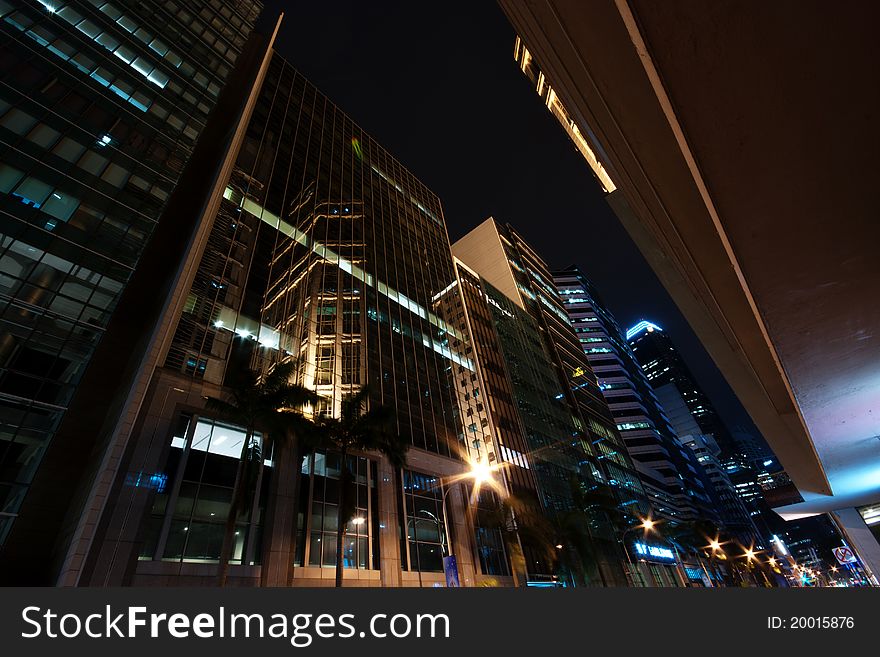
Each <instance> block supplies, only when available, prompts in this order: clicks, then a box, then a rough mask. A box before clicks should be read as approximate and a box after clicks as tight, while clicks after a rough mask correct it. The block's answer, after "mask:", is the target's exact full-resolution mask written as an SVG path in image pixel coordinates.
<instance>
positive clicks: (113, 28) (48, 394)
mask: <svg viewBox="0 0 880 657" xmlns="http://www.w3.org/2000/svg"><path fill="white" fill-rule="evenodd" d="M260 8H261V3H259V2H249V1H244V0H241V1H238V2H219V1H213V2H208V1H199V2H177V1H159V0H145V1H141V2H136V3H127V2H104V1H101V0H89V1H79V2H66V1H64V0H52V1H51V2H50V1H48V0H39V1H37V0H30V1H27V2H9V1H6V0H4V1H2V2H0V33H2V35H3V39H2V44H0V71H2V73H0V310H2V316H0V322H2V329H0V335H2V337H0V412H2V426H0V545H2V544H4V543H7V545H4V547H2V548H0V562H3V561H4V560H8V559H12V558H13V557H12V556H10V553H8V552H7V549H6V548H10V549H12V547H11V545H10V544H9V543H8V540H7V539H9V538H10V532H14V531H15V530H16V527H17V526H18V525H19V521H20V523H22V524H21V526H20V527H18V528H19V529H20V531H21V532H22V536H20V537H17V538H16V540H15V550H14V552H13V553H12V554H14V555H17V557H16V558H24V557H26V556H27V555H28V554H29V553H32V552H33V553H34V554H39V555H41V556H40V558H41V559H43V560H44V561H45V560H47V559H48V555H49V552H50V551H51V544H53V543H54V541H55V540H56V538H58V533H59V532H60V531H61V530H60V528H61V524H62V522H63V519H64V509H63V508H61V507H60V506H59V505H58V504H57V503H56V502H57V498H58V497H59V496H65V497H67V498H70V497H71V496H74V495H75V491H74V490H73V489H72V488H70V489H68V490H66V491H65V490H64V487H65V486H71V487H73V486H76V485H77V481H76V479H77V477H79V476H80V475H81V473H82V471H83V470H82V468H81V467H80V465H79V463H78V459H79V458H89V453H90V452H91V450H92V449H93V448H94V443H93V442H90V441H93V440H94V438H93V437H92V432H87V433H88V435H81V434H80V432H79V431H74V430H73V426H74V423H75V422H76V421H77V420H75V419H73V418H71V417H70V413H68V411H69V409H70V408H71V407H72V405H73V404H75V402H76V400H77V395H78V393H79V392H80V391H79V389H78V385H79V383H80V382H81V380H82V378H83V376H84V373H85V372H86V370H87V368H88V366H89V364H90V362H91V361H92V360H93V356H94V355H95V353H96V350H99V349H101V346H102V341H103V340H104V337H105V333H106V332H107V331H108V327H109V326H110V324H111V318H113V317H114V310H115V309H116V308H117V306H118V304H119V302H120V299H121V297H122V295H123V293H124V291H125V290H126V286H127V284H128V283H129V281H130V280H131V279H132V276H133V273H134V272H135V271H136V269H137V268H138V267H139V265H140V262H141V256H142V254H143V253H144V250H145V248H146V245H147V244H148V243H149V241H150V238H151V236H153V235H154V233H155V232H156V229H157V226H159V225H160V224H162V222H173V221H175V219H174V218H173V217H171V215H172V214H173V202H172V198H173V195H174V193H175V191H176V189H177V186H178V183H179V181H180V180H181V177H182V176H183V175H184V172H185V170H186V167H187V164H188V163H189V161H190V159H191V157H192V155H193V153H194V152H195V150H196V145H197V144H198V142H199V139H200V136H202V134H203V133H204V131H205V128H206V125H207V124H208V121H209V116H210V115H211V113H212V111H213V110H214V108H215V106H216V105H217V103H218V99H219V97H220V94H221V91H222V90H223V88H224V86H225V85H226V82H227V80H228V79H229V78H230V76H231V75H232V72H233V70H234V68H235V65H236V63H237V60H238V58H239V56H240V54H241V53H242V51H243V48H244V46H245V41H246V39H247V37H248V35H249V33H250V31H251V29H252V28H253V26H254V22H255V21H256V19H257V16H258V13H259V11H260ZM169 208H172V209H169ZM169 266H173V265H169ZM72 412H73V414H74V415H76V412H74V411H72ZM94 433H97V431H95V432H94ZM65 453H67V454H65ZM47 454H48V457H46V455H47ZM69 454H73V455H74V456H73V458H69V456H68V455H69ZM44 457H46V458H44ZM91 458H100V455H97V456H94V455H93V456H92V457H91ZM44 462H47V463H48V464H50V465H47V466H46V467H47V468H48V469H46V470H41V467H42V466H43V464H44ZM50 470H51V471H52V472H51V473H50ZM41 478H42V480H43V483H40V480H41ZM35 480H36V481H37V483H38V484H39V485H38V486H37V489H38V491H39V492H35V493H34V495H33V496H32V497H31V498H29V492H30V491H31V489H32V484H34V482H35ZM68 482H69V483H68ZM53 488H54V490H52V491H51V494H50V489H53ZM53 495H54V496H55V501H52V500H50V498H52V496H53ZM29 503H31V505H32V507H33V508H32V509H31V511H30V512H28V511H27V508H28V506H27V505H28V504H29ZM28 514H30V515H29V517H27V516H28ZM19 516H21V517H19ZM40 532H44V533H43V534H40ZM35 558H36V557H35Z"/></svg>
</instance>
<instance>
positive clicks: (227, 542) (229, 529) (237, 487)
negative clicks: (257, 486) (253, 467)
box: [217, 427, 254, 586]
mask: <svg viewBox="0 0 880 657" xmlns="http://www.w3.org/2000/svg"><path fill="white" fill-rule="evenodd" d="M253 435H254V431H253V429H252V428H250V427H248V430H247V434H246V435H245V440H244V444H243V445H242V446H241V455H240V456H239V459H238V468H236V470H235V483H234V484H233V488H232V502H231V503H230V505H229V513H228V514H227V516H226V528H225V531H224V533H223V545H222V546H221V548H220V562H219V563H218V564H217V586H226V580H227V578H228V576H229V559H230V557H231V556H232V548H233V547H234V544H235V522H236V521H237V520H238V509H239V507H240V506H241V498H242V488H243V487H244V481H243V480H244V476H243V475H244V468H245V464H246V462H247V459H248V450H249V449H250V444H251V440H253Z"/></svg>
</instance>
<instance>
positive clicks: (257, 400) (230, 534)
mask: <svg viewBox="0 0 880 657" xmlns="http://www.w3.org/2000/svg"><path fill="white" fill-rule="evenodd" d="M295 368H296V363H294V362H290V361H288V362H285V363H279V364H277V365H275V366H274V367H273V368H272V370H271V371H270V372H269V373H268V374H266V375H261V374H260V373H258V372H254V371H253V370H248V369H246V370H240V371H239V372H238V373H236V374H235V375H234V376H233V377H232V380H231V381H230V386H229V394H230V399H229V400H228V401H226V400H223V399H217V398H214V397H209V398H208V403H207V407H208V408H209V409H211V410H214V411H217V412H218V413H220V414H221V415H222V416H223V417H225V418H227V419H229V420H230V421H232V422H235V423H236V424H239V425H242V426H244V428H245V440H244V442H243V443H242V446H241V455H240V457H239V460H238V468H237V469H236V473H235V484H234V485H233V490H232V500H231V502H230V505H229V512H228V514H227V516H226V527H225V531H224V534H223V544H222V546H221V548H220V561H219V563H218V566H217V584H218V585H219V586H225V585H226V580H227V577H228V574H229V559H230V557H231V556H232V550H233V544H234V540H235V525H236V523H237V522H238V518H239V516H240V515H241V513H242V511H244V510H245V508H244V507H245V503H246V501H247V500H248V499H249V496H250V495H252V494H253V493H254V492H255V488H256V486H255V484H256V483H257V482H258V481H259V480H260V477H261V474H262V468H263V463H264V459H263V453H264V452H266V451H268V450H266V446H265V445H263V446H261V445H259V443H258V442H257V441H255V440H254V433H255V431H256V430H257V428H258V427H259V428H260V429H261V430H263V431H265V432H266V435H267V438H269V439H270V440H271V439H272V438H275V439H277V438H279V437H281V436H288V435H290V434H291V431H290V426H291V425H292V424H296V425H301V424H302V422H304V418H303V416H302V413H301V409H302V407H303V406H305V405H306V404H308V403H313V402H314V401H315V400H316V399H317V397H316V395H315V393H314V392H312V391H311V390H309V389H307V388H304V387H302V386H300V385H296V384H291V383H290V377H291V375H292V374H293V372H294V370H295Z"/></svg>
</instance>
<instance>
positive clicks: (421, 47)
mask: <svg viewBox="0 0 880 657" xmlns="http://www.w3.org/2000/svg"><path fill="white" fill-rule="evenodd" d="M277 9H282V10H283V11H285V19H284V23H283V27H282V30H281V32H280V35H279V38H278V41H277V42H276V49H277V50H278V51H279V52H280V53H281V54H282V55H283V56H284V57H285V58H286V59H287V60H288V61H289V62H290V63H291V64H293V65H294V66H295V67H296V68H298V69H299V70H300V71H301V72H302V73H303V74H304V75H305V76H306V77H307V78H308V79H309V80H311V81H312V82H313V83H314V84H315V85H316V86H317V87H318V88H319V89H320V90H321V91H323V92H324V93H325V94H327V96H329V97H330V99H331V100H332V101H333V102H334V103H336V104H337V105H339V106H340V107H341V108H342V109H343V110H344V111H345V112H346V113H347V114H349V116H351V117H352V119H353V120H354V121H355V122H356V123H358V124H359V125H360V126H361V127H362V128H363V129H364V130H365V131H366V132H368V133H369V134H370V135H371V136H372V137H373V138H375V139H376V140H377V141H378V142H379V143H380V144H382V145H383V146H384V147H385V148H387V149H388V150H389V151H390V152H391V153H393V154H394V155H395V157H397V158H398V159H399V160H400V161H401V163H402V164H403V165H404V166H406V167H407V168H408V169H409V170H410V171H412V172H413V173H414V174H415V175H416V177H418V178H419V179H420V180H422V182H424V183H425V184H426V185H428V187H430V188H431V189H432V190H434V192H436V193H437V194H438V195H439V196H440V199H441V201H442V203H443V208H444V214H445V218H446V224H447V226H448V229H449V237H450V240H451V241H453V242H454V241H455V240H457V239H458V238H459V237H461V236H462V235H464V234H465V233H466V232H467V231H468V230H470V229H471V228H473V227H474V226H476V225H477V224H478V223H480V222H481V221H483V220H484V219H485V218H486V217H488V216H490V215H491V216H494V217H495V218H496V219H497V220H499V221H502V222H509V223H510V224H512V225H513V226H514V227H515V228H516V229H517V230H518V231H519V232H520V233H521V234H522V235H523V236H524V237H525V238H526V239H527V240H528V241H529V242H530V243H531V244H532V245H533V246H534V247H535V249H536V250H537V251H538V252H539V253H540V254H541V255H543V256H544V258H545V259H546V260H547V262H548V264H549V265H550V266H551V268H553V267H564V266H567V265H570V264H577V265H579V266H580V267H581V268H582V269H583V270H584V272H585V273H586V274H587V275H588V276H590V277H591V278H592V279H593V281H594V282H595V284H596V285H597V286H598V288H599V290H600V291H601V293H602V296H603V298H604V301H605V303H606V304H607V305H608V306H609V307H610V309H611V311H612V312H613V313H614V315H615V316H616V317H617V319H618V321H619V322H620V324H621V325H622V326H623V327H624V328H626V327H628V326H632V325H633V324H635V323H636V322H638V321H639V320H640V319H649V320H651V321H653V322H654V323H656V324H658V325H659V326H661V327H662V328H663V329H665V330H666V331H667V332H668V333H669V335H670V337H671V338H672V340H673V341H674V342H675V344H676V346H677V347H678V349H679V351H680V352H681V354H682V356H683V357H684V359H685V360H686V362H687V363H688V365H689V366H690V367H691V369H692V370H693V372H694V374H695V375H696V377H697V379H698V381H699V383H700V384H701V385H702V387H703V388H704V390H705V391H706V393H707V394H708V395H709V396H710V398H711V399H712V400H713V401H714V402H715V405H716V407H717V408H718V411H719V413H721V415H722V418H723V419H724V420H725V421H726V422H727V423H728V425H737V424H745V425H747V426H748V427H750V428H751V429H752V430H753V431H755V430H754V429H753V425H752V424H751V422H750V420H749V419H748V416H747V414H746V413H745V411H744V410H743V409H742V406H741V405H740V404H739V402H738V400H737V399H736V398H735V396H734V395H733V393H732V392H731V390H730V388H729V387H728V386H727V384H726V382H725V381H724V379H723V378H722V376H721V374H720V373H719V372H718V370H717V369H716V368H715V366H714V364H713V363H712V361H711V360H710V358H709V357H708V355H707V354H706V352H705V351H704V350H703V348H702V346H701V345H700V343H699V341H698V340H697V338H696V336H695V335H694V334H693V332H692V331H691V329H690V327H689V326H688V324H687V322H686V321H685V320H684V318H683V317H682V316H681V314H680V313H679V312H678V309H677V308H676V306H675V304H674V303H673V302H672V300H671V299H670V298H669V295H668V294H667V293H666V291H665V290H664V288H663V287H662V286H661V285H660V283H659V282H658V280H657V278H656V277H655V276H654V274H653V272H652V271H651V269H650V268H649V267H648V265H647V264H646V263H645V261H644V259H643V258H642V256H641V254H640V253H639V251H638V249H637V248H636V246H635V245H634V244H633V242H632V240H630V238H629V236H628V235H627V233H626V231H625V230H624V229H623V227H622V226H621V225H620V223H619V222H618V220H617V218H616V217H615V216H614V214H613V213H612V212H611V210H610V209H609V208H608V206H607V205H606V203H605V200H604V198H603V192H602V190H601V188H600V187H599V184H598V182H596V181H595V179H594V177H593V174H592V172H591V171H590V169H589V168H588V166H587V164H586V162H585V161H584V160H583V159H582V157H581V155H580V153H578V152H577V151H576V150H575V147H574V145H573V144H572V143H571V141H570V140H569V138H568V136H567V135H566V134H565V132H564V131H563V129H562V127H561V126H560V125H559V124H558V123H557V122H556V119H555V118H554V117H553V116H552V115H551V114H550V112H549V111H548V110H547V108H546V107H545V106H544V105H543V104H542V102H541V101H540V99H539V97H538V95H537V94H536V93H535V90H534V89H533V87H532V85H531V83H530V82H529V81H528V79H527V78H526V77H525V76H524V75H523V74H522V73H521V72H520V70H519V68H518V67H517V65H516V64H515V62H514V60H513V46H514V38H515V33H514V31H513V28H512V27H511V26H510V24H509V23H508V21H507V19H506V17H505V16H504V14H503V13H502V11H501V9H500V8H499V7H498V5H496V4H495V3H494V2H490V1H488V0H479V1H477V0H470V1H465V0H449V1H446V2H418V1H414V0H409V1H404V0H397V1H395V0H371V1H369V2H366V1H364V0H361V1H355V0H350V1H348V2H346V1H343V0H339V1H335V0H322V1H321V2H305V1H303V0H298V1H296V2H283V1H280V0H275V1H271V0H270V1H269V2H268V3H267V12H271V11H273V10H277Z"/></svg>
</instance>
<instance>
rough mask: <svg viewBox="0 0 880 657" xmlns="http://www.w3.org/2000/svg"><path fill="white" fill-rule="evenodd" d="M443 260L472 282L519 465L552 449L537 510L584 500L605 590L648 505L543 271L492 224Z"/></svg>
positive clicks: (517, 241) (514, 238) (506, 231)
mask: <svg viewBox="0 0 880 657" xmlns="http://www.w3.org/2000/svg"><path fill="white" fill-rule="evenodd" d="M453 253H454V254H455V255H456V257H458V258H459V259H460V260H461V261H462V262H463V263H464V264H465V265H466V266H467V267H469V268H470V269H472V270H473V271H474V272H476V273H477V274H478V275H479V276H480V277H481V285H482V288H483V290H484V293H485V298H486V299H487V300H488V302H489V306H490V311H491V313H492V315H493V321H494V323H495V329H496V333H497V335H498V341H499V344H500V347H501V352H502V353H503V355H504V360H505V364H506V367H507V371H508V373H509V377H510V381H511V383H512V388H513V393H514V398H515V399H516V402H517V405H518V406H519V410H520V418H521V422H522V425H523V426H524V427H525V434H526V436H527V437H528V438H529V441H530V444H529V452H528V456H529V459H530V460H531V459H534V458H536V457H535V455H536V454H537V455H539V456H538V458H541V457H542V456H547V455H548V454H550V453H551V450H550V449H549V446H550V445H552V446H553V450H552V453H553V454H554V457H553V458H552V459H548V461H549V463H547V464H546V468H547V469H546V471H541V470H540V469H539V468H538V467H537V465H538V463H537V462H536V464H535V476H536V478H537V481H538V490H539V492H540V494H541V496H542V504H543V505H544V507H545V508H546V509H547V511H548V512H550V513H553V512H556V513H559V512H561V511H564V510H570V509H571V508H572V507H573V506H575V505H576V506H579V507H580V506H584V505H585V502H584V500H585V499H586V500H593V501H592V502H590V503H588V504H587V506H589V507H590V513H588V514H586V515H587V516H588V517H589V518H590V524H591V527H590V529H589V532H590V534H591V536H590V540H591V541H592V542H594V543H595V544H596V545H597V546H598V547H599V553H600V554H601V557H600V559H599V560H600V562H601V563H602V569H601V572H600V573H598V577H597V579H599V580H602V579H603V578H604V581H603V583H606V584H608V583H612V582H611V580H615V578H617V577H619V576H621V569H620V561H621V560H622V559H624V555H623V553H622V552H621V551H620V534H621V532H622V531H623V529H625V526H626V525H625V523H626V522H635V521H636V518H637V517H640V516H646V515H648V513H649V511H650V505H649V502H648V499H647V497H646V495H645V491H644V489H643V487H642V484H641V481H640V479H639V477H638V475H637V474H636V472H635V470H634V466H633V465H632V462H631V461H630V459H629V456H628V454H627V452H626V449H625V447H624V445H623V442H622V440H621V438H620V435H619V433H618V432H617V430H616V428H615V426H614V422H613V419H612V417H611V414H610V412H609V411H608V408H607V405H606V404H605V401H604V399H603V397H602V395H601V393H600V391H599V388H598V384H597V383H596V379H595V376H594V375H593V373H592V370H591V369H590V366H589V362H588V361H587V359H586V357H585V356H584V354H583V352H582V351H581V349H580V345H579V343H578V341H577V337H576V335H575V333H574V331H573V329H572V327H571V325H570V323H569V321H568V317H567V315H566V314H565V311H564V309H563V306H562V303H561V301H560V300H559V297H558V294H557V293H556V290H555V288H554V287H553V285H552V277H551V276H550V273H549V271H548V269H547V266H546V264H545V263H544V262H543V260H542V259H541V258H540V256H538V255H537V254H536V253H535V252H534V251H533V250H532V249H531V247H530V246H529V245H528V244H527V243H526V242H525V241H524V240H522V238H521V237H520V236H519V235H518V234H517V233H516V232H515V231H514V230H513V229H512V228H510V227H509V226H501V225H499V224H498V223H497V222H495V221H494V220H493V219H488V220H487V221H486V222H484V223H483V224H481V225H480V226H478V227H477V228H476V229H474V230H473V231H471V233H469V234H468V235H466V236H465V237H464V238H462V239H461V240H459V241H458V242H456V243H455V244H454V245H453ZM529 367H531V368H533V369H534V371H529ZM536 386H537V388H536ZM548 418H549V419H548ZM560 466H562V467H560ZM572 473H574V474H575V475H576V476H575V478H574V479H573V478H572V476H571V475H572ZM602 491H607V495H606V494H603V493H602ZM600 500H601V501H600ZM609 503H610V504H611V505H612V507H613V508H611V509H609V508H607V507H608V505H609ZM612 517H617V518H620V519H621V520H620V521H619V522H616V523H615V522H610V519H611V518H612ZM623 519H626V520H623Z"/></svg>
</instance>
